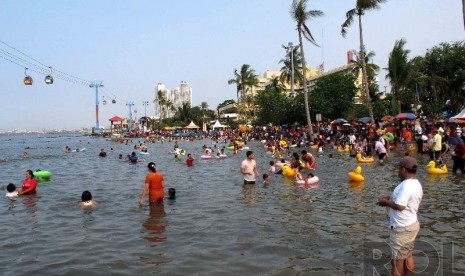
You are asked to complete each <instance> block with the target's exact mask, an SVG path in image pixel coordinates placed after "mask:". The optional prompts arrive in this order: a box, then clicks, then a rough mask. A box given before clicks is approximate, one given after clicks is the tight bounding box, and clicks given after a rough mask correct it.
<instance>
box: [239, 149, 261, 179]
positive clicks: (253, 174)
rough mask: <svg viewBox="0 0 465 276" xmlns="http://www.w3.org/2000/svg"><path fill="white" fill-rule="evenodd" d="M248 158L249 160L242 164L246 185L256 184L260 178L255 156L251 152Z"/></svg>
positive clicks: (248, 152) (248, 153)
mask: <svg viewBox="0 0 465 276" xmlns="http://www.w3.org/2000/svg"><path fill="white" fill-rule="evenodd" d="M246 156H247V159H245V160H244V161H242V163H241V173H242V174H243V175H244V184H255V181H256V180H257V176H258V171H257V163H256V162H255V160H254V158H255V155H254V154H253V152H252V151H250V150H249V151H247V153H246Z"/></svg>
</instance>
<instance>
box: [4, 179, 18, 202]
mask: <svg viewBox="0 0 465 276" xmlns="http://www.w3.org/2000/svg"><path fill="white" fill-rule="evenodd" d="M5 196H6V197H7V198H8V199H11V200H16V198H17V197H18V191H16V186H15V184H13V183H10V184H8V186H6V194H5Z"/></svg>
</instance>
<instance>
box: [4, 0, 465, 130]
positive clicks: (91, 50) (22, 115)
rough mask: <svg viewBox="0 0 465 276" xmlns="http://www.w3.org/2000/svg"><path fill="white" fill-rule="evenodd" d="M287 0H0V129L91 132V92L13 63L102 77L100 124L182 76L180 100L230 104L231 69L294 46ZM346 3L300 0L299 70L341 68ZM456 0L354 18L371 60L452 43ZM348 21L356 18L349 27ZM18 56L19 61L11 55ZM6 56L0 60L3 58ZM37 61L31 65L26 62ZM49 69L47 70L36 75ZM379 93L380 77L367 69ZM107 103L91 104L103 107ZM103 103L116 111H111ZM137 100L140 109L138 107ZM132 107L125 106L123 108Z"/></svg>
mask: <svg viewBox="0 0 465 276" xmlns="http://www.w3.org/2000/svg"><path fill="white" fill-rule="evenodd" d="M291 2H292V1H291V0H228V1H226V0H224V1H218V0H197V1H192V0H170V1H166V0H163V1H162V0H132V1H129V0H126V1H123V0H99V1H90V0H73V1H71V0H63V1H56V0H41V1H29V0H3V1H0V102H1V104H2V108H1V109H0V118H1V120H0V131H6V130H11V129H21V130H58V129H68V130H72V129H80V128H83V127H85V128H91V127H93V126H95V125H96V114H95V113H96V112H95V109H96V103H95V102H96V99H95V97H96V93H95V89H93V88H90V87H88V85H84V84H83V83H79V82H76V81H70V80H69V79H68V81H66V80H65V79H63V78H58V77H57V76H56V77H55V79H54V83H53V84H51V85H47V84H45V82H44V77H45V75H44V74H41V73H38V72H34V71H32V70H31V69H34V68H36V71H39V70H38V68H37V67H31V69H30V70H28V74H29V75H30V76H31V77H32V78H33V79H34V83H33V85H31V86H26V85H24V84H23V78H24V76H25V75H24V67H25V64H31V63H33V64H36V66H37V64H39V65H38V66H39V67H42V68H47V67H49V66H51V67H52V74H54V72H55V73H57V72H61V74H62V75H61V76H63V74H66V75H68V76H70V78H71V79H73V80H76V78H79V79H82V80H87V81H102V82H103V85H104V87H103V88H101V89H100V90H99V97H98V99H99V102H100V104H99V124H100V126H104V127H109V125H110V123H109V120H108V119H109V118H111V117H113V116H115V115H118V116H120V117H128V116H129V106H131V109H132V112H133V116H134V117H136V118H139V117H142V116H144V115H145V113H146V114H147V116H153V115H154V105H153V100H154V97H155V85H156V84H157V83H163V84H164V85H165V86H166V87H167V88H168V89H171V88H174V87H176V86H179V84H180V82H181V81H187V82H188V83H189V84H190V85H191V87H192V90H193V96H192V98H193V103H192V105H193V106H195V105H200V103H201V102H203V101H205V102H207V103H208V105H209V107H210V108H211V109H213V110H215V109H216V107H217V105H218V104H219V103H222V102H223V101H225V100H228V99H235V98H236V87H235V85H228V80H229V79H232V78H234V69H236V68H237V69H240V67H241V66H242V64H250V66H251V68H252V69H254V70H255V72H256V74H259V75H261V74H263V73H264V72H265V71H267V70H272V71H279V69H280V68H281V64H280V63H279V61H280V60H281V59H283V58H284V57H285V54H286V53H285V50H284V49H283V48H282V47H281V45H283V44H284V45H287V44H288V43H289V42H292V43H293V44H294V45H297V44H298V35H297V31H296V26H295V23H294V22H293V21H292V18H291V16H290V13H289V10H290V6H291ZM355 2H356V1H355V0H310V1H309V2H308V9H309V10H321V11H323V12H324V14H325V16H324V17H320V18H315V19H312V20H311V21H309V22H307V25H308V26H309V28H310V30H311V32H312V34H313V36H314V37H315V39H316V41H317V42H318V44H319V45H320V46H321V47H320V48H318V47H315V46H313V45H312V44H310V43H309V42H304V50H305V55H306V56H305V58H306V60H307V63H308V64H309V65H310V66H312V67H316V66H318V65H320V64H321V63H323V62H324V67H325V70H330V69H332V68H335V67H339V66H342V65H345V64H346V53H347V51H348V50H352V49H356V50H358V48H359V36H358V34H359V32H358V26H357V24H354V25H353V26H352V27H350V28H349V29H348V35H347V37H346V38H343V37H342V36H341V34H340V33H341V27H340V26H341V24H342V23H343V22H344V20H345V13H346V12H347V11H348V10H350V9H352V8H353V7H354V5H355ZM461 2H462V1H460V0H441V1H437V0H388V1H387V2H386V3H384V4H382V5H381V9H380V10H375V11H369V12H367V14H366V15H365V16H364V17H363V19H362V20H363V30H364V42H365V45H366V48H367V50H369V51H374V52H375V54H376V55H375V57H374V59H373V62H374V63H376V64H378V65H379V66H380V67H381V68H386V67H387V62H388V57H389V53H390V51H391V50H392V48H393V46H394V43H395V41H396V40H399V39H401V38H403V39H405V40H406V41H407V44H406V48H407V49H409V50H410V51H411V53H410V56H409V57H411V58H413V57H415V56H417V55H424V54H425V53H426V51H427V49H430V48H432V47H434V46H437V45H439V43H441V42H454V41H460V40H463V39H464V37H465V31H464V26H463V18H462V5H461V4H462V3H461ZM354 23H357V22H354ZM18 58H19V59H18ZM7 59H9V60H7ZM37 62H40V63H37ZM48 70H49V69H48ZM379 85H380V89H381V90H384V87H385V86H387V90H388V91H389V84H388V81H386V80H385V70H381V71H380V72H379ZM104 99H105V100H106V101H107V104H106V105H103V104H102V103H103V100H104ZM112 99H115V100H116V104H111V100H112ZM144 101H148V102H149V105H148V106H144V105H143V102H144ZM130 103H134V105H128V104H130Z"/></svg>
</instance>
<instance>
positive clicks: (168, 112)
mask: <svg viewBox="0 0 465 276" xmlns="http://www.w3.org/2000/svg"><path fill="white" fill-rule="evenodd" d="M158 91H161V95H160V96H161V98H159V97H158ZM154 103H155V104H154V105H155V117H156V118H169V117H173V116H174V114H175V111H174V110H177V109H178V107H181V106H182V104H183V103H189V104H190V105H191V106H192V88H191V87H190V85H189V83H188V82H187V81H181V83H180V85H179V87H175V88H173V89H171V90H169V89H166V87H165V85H163V84H162V83H158V84H157V85H156V86H155V101H154ZM166 103H170V104H171V106H172V107H173V108H169V107H168V106H167V105H166Z"/></svg>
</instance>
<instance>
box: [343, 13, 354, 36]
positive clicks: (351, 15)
mask: <svg viewBox="0 0 465 276" xmlns="http://www.w3.org/2000/svg"><path fill="white" fill-rule="evenodd" d="M356 13H357V11H356V10H355V9H351V10H349V11H347V13H346V20H345V21H344V23H342V25H341V35H342V37H346V35H347V29H348V28H349V27H350V26H351V25H352V23H353V22H354V18H355V15H356Z"/></svg>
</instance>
